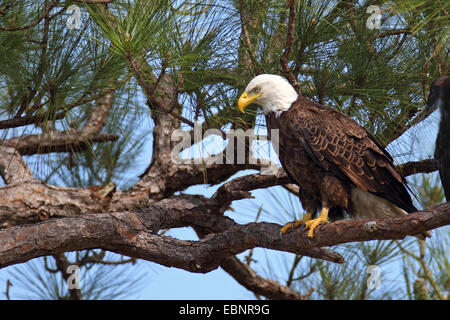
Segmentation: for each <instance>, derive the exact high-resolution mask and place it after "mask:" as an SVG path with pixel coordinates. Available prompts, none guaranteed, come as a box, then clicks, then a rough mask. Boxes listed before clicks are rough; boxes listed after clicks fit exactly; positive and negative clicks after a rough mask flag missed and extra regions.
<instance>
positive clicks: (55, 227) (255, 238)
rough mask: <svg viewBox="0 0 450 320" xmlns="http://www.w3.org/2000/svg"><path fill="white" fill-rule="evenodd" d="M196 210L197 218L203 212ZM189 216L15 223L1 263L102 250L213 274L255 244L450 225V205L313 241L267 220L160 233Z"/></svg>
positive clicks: (299, 245) (289, 245)
mask: <svg viewBox="0 0 450 320" xmlns="http://www.w3.org/2000/svg"><path fill="white" fill-rule="evenodd" d="M186 211H190V210H186V208H184V210H181V211H180V212H186ZM192 213H193V212H192V211H191V218H192V216H196V217H201V216H202V214H192ZM202 213H204V211H203V212H202ZM163 217H164V218H163ZM216 217H219V216H216ZM167 218H168V219H167ZM180 218H181V219H180ZM210 218H212V216H210ZM203 219H204V218H203ZM224 219H226V218H225V217H224ZM186 220H190V219H188V216H185V215H180V214H178V215H173V216H171V215H167V212H166V211H164V210H161V209H160V208H157V207H156V206H153V207H149V208H148V209H147V210H144V211H141V212H116V213H108V214H98V215H86V216H79V217H72V218H62V219H52V220H48V221H45V222H41V223H38V224H34V225H25V226H20V227H11V228H8V229H6V230H3V231H0V267H6V266H8V265H11V264H15V263H20V262H25V261H27V260H30V259H32V258H35V257H39V256H42V255H49V254H57V253H61V252H64V251H73V250H84V249H92V248H102V249H104V250H109V251H113V252H116V253H119V254H124V255H127V256H130V257H135V258H139V259H144V260H148V261H153V262H156V263H159V264H162V265H165V266H172V267H177V268H181V269H184V270H187V271H191V272H208V271H211V270H214V269H216V268H217V267H219V266H220V264H221V263H222V262H223V261H224V259H226V258H228V257H230V256H233V255H236V254H238V253H241V252H243V251H245V250H248V249H251V248H254V247H263V248H267V249H274V250H281V251H286V252H292V253H297V254H298V253H300V252H301V251H302V250H308V249H312V248H317V247H323V246H333V245H337V244H341V243H346V242H354V241H368V240H385V239H401V238H404V237H405V236H407V235H413V234H417V233H420V232H424V231H428V230H432V229H435V228H438V227H441V226H444V225H448V224H450V203H444V204H442V205H439V206H435V207H433V208H429V209H427V210H424V211H423V212H420V213H413V214H409V215H407V216H405V217H402V218H395V219H382V220H380V219H361V220H341V221H338V222H335V223H330V224H324V225H321V226H319V227H318V229H317V230H316V232H315V236H314V238H313V239H310V238H309V237H308V236H307V234H306V232H305V230H304V228H298V229H296V230H294V231H293V232H289V233H288V234H285V235H284V236H283V237H281V236H280V225H277V224H273V223H264V222H262V223H249V224H245V225H235V226H233V227H232V228H230V229H227V230H226V231H224V232H222V233H218V234H211V235H208V236H206V237H204V238H202V239H200V240H198V241H185V240H178V239H174V238H171V237H168V236H160V235H157V234H156V231H157V230H158V229H160V228H164V227H175V226H177V225H178V224H180V223H182V224H185V222H186ZM209 222H212V221H211V219H209ZM195 223H198V222H197V221H196V222H195ZM300 254H301V253H300Z"/></svg>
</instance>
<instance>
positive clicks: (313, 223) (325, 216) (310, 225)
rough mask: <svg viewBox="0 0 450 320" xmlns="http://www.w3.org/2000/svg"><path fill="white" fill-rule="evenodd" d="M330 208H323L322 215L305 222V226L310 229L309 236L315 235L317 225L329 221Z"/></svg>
mask: <svg viewBox="0 0 450 320" xmlns="http://www.w3.org/2000/svg"><path fill="white" fill-rule="evenodd" d="M328 211H329V209H328V208H322V211H321V212H320V216H319V217H318V218H316V219H312V220H309V221H307V222H306V223H305V228H306V229H309V231H308V237H310V238H312V237H313V236H314V229H315V228H317V226H318V225H319V224H321V223H323V222H326V223H328V222H329V221H328Z"/></svg>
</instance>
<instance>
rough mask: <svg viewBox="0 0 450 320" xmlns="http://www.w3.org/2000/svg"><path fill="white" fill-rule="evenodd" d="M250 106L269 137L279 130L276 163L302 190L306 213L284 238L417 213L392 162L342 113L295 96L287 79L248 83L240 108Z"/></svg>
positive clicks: (271, 77)
mask: <svg viewBox="0 0 450 320" xmlns="http://www.w3.org/2000/svg"><path fill="white" fill-rule="evenodd" d="M252 103H255V104H257V105H259V106H261V107H262V109H263V111H264V114H265V117H266V124H267V130H268V133H269V135H270V134H271V133H272V130H278V139H279V141H278V148H276V149H278V151H277V152H278V157H279V159H280V162H281V164H282V166H283V168H284V169H285V171H286V172H287V174H288V175H289V176H290V177H291V179H292V180H293V182H294V183H296V184H297V185H299V186H300V192H299V199H300V201H301V203H302V206H303V208H304V209H305V210H306V212H307V213H306V215H305V217H304V218H303V219H302V220H296V221H294V223H288V224H286V225H285V226H284V227H283V228H282V229H281V232H282V233H285V232H286V231H287V230H288V229H289V228H291V227H298V226H299V225H302V224H304V225H305V228H306V229H309V230H308V236H309V237H311V238H312V237H313V236H314V229H315V228H316V227H317V226H318V225H319V224H321V223H325V222H328V218H329V214H330V215H331V213H338V215H339V213H342V212H347V213H348V214H349V215H350V217H351V218H369V217H370V218H387V217H401V216H404V215H406V214H407V213H409V212H414V211H417V209H416V208H415V207H414V205H413V204H412V201H411V197H410V195H409V193H408V190H407V186H406V181H405V178H404V177H403V176H402V175H401V174H400V173H399V172H398V171H397V170H396V168H395V166H394V164H393V159H392V157H391V156H390V155H389V153H388V152H387V151H386V150H384V148H383V147H382V146H381V145H380V144H378V143H377V141H376V140H375V138H374V137H373V136H372V135H371V134H370V133H369V132H368V131H367V130H365V129H364V128H363V127H362V126H360V125H359V124H358V123H357V122H356V121H354V120H353V119H351V118H350V117H348V116H347V115H345V114H344V113H341V112H339V111H337V110H334V109H332V108H330V107H327V106H324V105H321V104H319V103H316V102H313V101H310V100H308V99H306V98H304V97H303V96H301V95H298V94H297V92H296V91H295V89H294V88H293V87H292V86H291V85H290V84H289V82H288V81H287V80H286V79H285V78H283V77H281V76H278V75H271V74H261V75H258V76H257V77H255V78H254V79H252V80H251V81H250V83H249V84H248V86H247V87H246V89H245V91H244V93H242V95H241V96H240V98H239V100H238V108H239V109H240V110H241V111H242V112H244V108H245V107H247V106H248V105H250V104H252ZM319 210H320V215H319V216H318V217H317V218H315V219H313V217H314V216H316V214H317V213H318V212H319ZM416 236H417V237H419V238H421V239H424V238H425V236H426V235H425V234H420V235H416Z"/></svg>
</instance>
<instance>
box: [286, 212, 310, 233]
mask: <svg viewBox="0 0 450 320" xmlns="http://www.w3.org/2000/svg"><path fill="white" fill-rule="evenodd" d="M311 218H312V215H311V213H306V214H305V215H304V216H303V217H302V218H301V219H300V220H297V219H295V220H294V222H289V223H287V224H285V225H284V226H283V227H282V228H281V230H280V233H281V234H285V233H286V232H287V231H288V230H289V229H294V228H297V227H298V226H300V225H302V224H306V222H308V221H309V220H311Z"/></svg>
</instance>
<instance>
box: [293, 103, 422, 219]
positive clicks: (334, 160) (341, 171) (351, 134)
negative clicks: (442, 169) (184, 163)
mask: <svg viewBox="0 0 450 320" xmlns="http://www.w3.org/2000/svg"><path fill="white" fill-rule="evenodd" d="M286 116H287V117H286V118H285V121H286V125H287V126H289V131H290V132H291V133H293V134H294V135H296V137H298V141H299V142H300V143H301V144H302V148H303V149H304V150H306V151H307V152H308V153H309V155H310V157H311V158H312V159H313V160H314V161H315V162H316V163H317V164H318V165H320V166H321V167H322V168H324V169H325V170H327V171H330V172H331V173H333V174H334V175H335V176H336V177H339V178H340V179H348V180H349V181H351V182H352V183H353V184H355V185H356V186H357V187H359V188H361V189H362V190H364V191H368V192H372V193H374V194H376V195H377V196H380V197H382V198H384V199H386V200H388V201H390V202H392V203H393V204H395V205H396V206H398V207H400V208H402V209H403V210H405V211H407V212H412V211H416V208H415V207H414V206H413V204H412V201H411V197H410V196H409V194H408V191H407V189H406V186H405V184H404V183H405V179H404V178H403V177H402V176H401V174H400V173H399V172H398V171H397V170H396V169H395V167H394V164H393V160H392V157H391V156H390V155H389V154H388V153H387V152H386V150H384V148H383V147H381V146H380V145H379V144H378V143H377V142H376V140H375V139H374V138H373V137H372V135H370V133H369V132H367V131H366V130H365V129H364V128H363V127H361V126H360V125H359V124H358V123H357V122H356V121H354V120H353V119H351V118H350V117H348V116H346V115H345V114H343V113H341V112H339V111H336V110H333V109H331V108H329V107H326V106H322V105H319V104H316V103H313V102H311V101H309V100H306V99H302V98H300V99H299V100H297V101H296V102H295V103H294V105H293V106H292V107H291V108H290V109H289V112H288V113H287V114H286Z"/></svg>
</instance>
